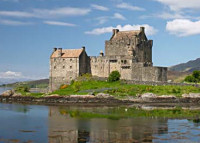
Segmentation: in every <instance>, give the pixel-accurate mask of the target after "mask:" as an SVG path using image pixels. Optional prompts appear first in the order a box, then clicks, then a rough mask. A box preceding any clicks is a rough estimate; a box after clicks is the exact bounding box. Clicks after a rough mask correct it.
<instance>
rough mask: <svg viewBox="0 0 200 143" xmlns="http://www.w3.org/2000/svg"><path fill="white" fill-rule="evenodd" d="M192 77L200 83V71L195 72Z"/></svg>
mask: <svg viewBox="0 0 200 143" xmlns="http://www.w3.org/2000/svg"><path fill="white" fill-rule="evenodd" d="M192 76H193V77H194V78H195V79H197V80H198V81H200V71H193V73H192Z"/></svg>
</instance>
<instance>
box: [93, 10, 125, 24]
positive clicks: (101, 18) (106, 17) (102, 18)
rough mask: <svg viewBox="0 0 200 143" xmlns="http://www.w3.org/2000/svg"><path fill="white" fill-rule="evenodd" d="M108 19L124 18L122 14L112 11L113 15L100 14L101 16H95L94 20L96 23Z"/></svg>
mask: <svg viewBox="0 0 200 143" xmlns="http://www.w3.org/2000/svg"><path fill="white" fill-rule="evenodd" d="M110 19H119V20H126V18H125V17H124V16H123V15H121V14H120V13H114V15H113V16H101V17H97V18H95V20H97V21H98V25H99V24H104V23H106V22H107V21H108V20H110Z"/></svg>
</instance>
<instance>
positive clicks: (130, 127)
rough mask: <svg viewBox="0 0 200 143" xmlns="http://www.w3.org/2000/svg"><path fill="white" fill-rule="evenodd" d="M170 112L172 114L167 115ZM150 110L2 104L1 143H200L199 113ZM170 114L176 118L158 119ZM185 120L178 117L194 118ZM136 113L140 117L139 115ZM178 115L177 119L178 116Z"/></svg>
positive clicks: (178, 110) (0, 107) (177, 110)
mask: <svg viewBox="0 0 200 143" xmlns="http://www.w3.org/2000/svg"><path fill="white" fill-rule="evenodd" d="M168 112H170V113H168ZM168 112H166V110H165V111H162V110H157V111H156V112H154V114H155V115H156V116H154V117H151V116H152V115H153V114H152V112H151V111H148V110H136V108H133V107H125V106H123V107H118V106H117V107H113V106H112V107H111V106H110V107H107V106H96V107H87V106H65V107H60V106H39V105H21V104H1V103H0V113H1V114H0V143H4V142H13V143H14V142H15V143H17V142H41V143H46V142H49V143H87V142H88V143H133V142H199V140H200V123H199V122H200V120H199V117H198V116H196V115H198V114H199V112H200V110H198V108H197V110H195V111H192V110H182V109H180V108H175V109H173V110H171V109H169V111H168ZM158 113H159V115H162V116H163V115H164V114H166V113H168V114H169V115H170V116H171V115H174V118H173V119H172V118H171V119H169V118H166V117H159V116H158ZM191 113H192V114H194V115H195V118H190V119H189V118H186V117H183V116H181V119H178V117H177V115H178V116H179V115H191ZM136 114H137V115H136ZM175 115H176V116H175Z"/></svg>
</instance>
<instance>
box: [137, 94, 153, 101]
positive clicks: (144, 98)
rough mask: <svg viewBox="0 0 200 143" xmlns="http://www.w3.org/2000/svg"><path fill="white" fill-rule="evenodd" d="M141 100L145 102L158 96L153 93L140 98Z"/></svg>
mask: <svg viewBox="0 0 200 143" xmlns="http://www.w3.org/2000/svg"><path fill="white" fill-rule="evenodd" d="M140 98H142V99H143V100H148V99H151V98H157V95H155V94H153V93H144V94H142V95H141V96H140Z"/></svg>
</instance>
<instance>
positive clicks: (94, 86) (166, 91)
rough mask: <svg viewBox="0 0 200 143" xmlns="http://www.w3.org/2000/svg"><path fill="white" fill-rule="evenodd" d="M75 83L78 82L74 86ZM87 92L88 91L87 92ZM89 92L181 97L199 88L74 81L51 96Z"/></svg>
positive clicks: (198, 90)
mask: <svg viewBox="0 0 200 143" xmlns="http://www.w3.org/2000/svg"><path fill="white" fill-rule="evenodd" d="M76 82H79V83H78V84H77V85H76V86H74V85H75V84H76ZM87 90H89V91H87ZM89 92H94V93H98V92H104V93H109V94H111V95H117V96H120V97H123V96H127V95H129V96H136V95H137V94H143V93H154V94H157V95H175V96H178V97H179V96H181V95H182V94H184V93H200V88H198V87H194V86H175V85H166V86H164V85H162V86H151V85H131V84H123V83H121V82H120V81H118V82H106V81H97V80H86V81H75V82H74V83H73V85H69V87H67V88H66V89H59V90H56V91H54V92H52V93H51V94H58V95H72V94H77V95H84V94H88V93H89Z"/></svg>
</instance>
